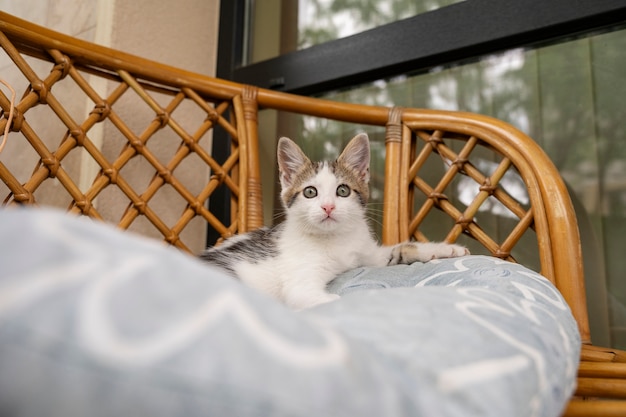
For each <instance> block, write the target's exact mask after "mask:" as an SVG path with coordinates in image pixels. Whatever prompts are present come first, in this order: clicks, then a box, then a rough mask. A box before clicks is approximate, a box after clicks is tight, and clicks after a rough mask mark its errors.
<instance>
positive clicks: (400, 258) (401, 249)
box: [387, 242, 470, 265]
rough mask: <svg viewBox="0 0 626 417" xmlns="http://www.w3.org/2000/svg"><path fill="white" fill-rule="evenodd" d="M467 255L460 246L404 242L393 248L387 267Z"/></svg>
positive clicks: (467, 252)
mask: <svg viewBox="0 0 626 417" xmlns="http://www.w3.org/2000/svg"><path fill="white" fill-rule="evenodd" d="M469 254H470V252H469V250H467V248H466V247H464V246H461V245H455V244H450V243H436V242H428V243H419V242H405V243H400V244H398V245H396V246H394V247H393V249H392V250H391V256H390V258H389V262H388V263H387V265H397V264H412V263H413V262H428V261H430V260H432V259H438V258H456V257H458V256H465V255H469Z"/></svg>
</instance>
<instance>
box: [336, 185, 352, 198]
mask: <svg viewBox="0 0 626 417" xmlns="http://www.w3.org/2000/svg"><path fill="white" fill-rule="evenodd" d="M337 195H338V196H339V197H347V196H349V195H350V187H348V186H347V185H346V184H341V185H340V186H339V187H337Z"/></svg>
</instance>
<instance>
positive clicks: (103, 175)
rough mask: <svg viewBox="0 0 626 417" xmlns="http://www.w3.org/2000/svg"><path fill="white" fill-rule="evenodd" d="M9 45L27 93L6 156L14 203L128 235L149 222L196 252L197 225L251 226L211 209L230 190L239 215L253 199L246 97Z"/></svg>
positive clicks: (16, 77) (223, 229) (228, 231)
mask: <svg viewBox="0 0 626 417" xmlns="http://www.w3.org/2000/svg"><path fill="white" fill-rule="evenodd" d="M0 35H1V34H0ZM0 42H1V45H2V47H3V49H4V50H5V52H6V55H7V57H9V58H10V60H11V61H12V62H13V66H14V67H13V68H12V69H15V68H17V69H19V73H17V72H15V71H14V73H12V74H11V83H12V84H13V85H14V86H16V88H19V87H17V86H19V85H24V84H25V85H26V88H25V92H24V94H23V95H22V96H21V97H19V98H18V100H17V102H16V103H14V114H13V120H12V123H11V126H10V130H11V132H12V133H11V135H10V137H9V138H8V141H7V146H6V149H5V150H4V152H3V154H2V155H0V178H1V179H2V180H3V182H4V184H5V186H2V185H0V193H2V201H3V203H4V204H11V203H18V204H39V205H54V206H61V207H63V206H65V208H68V209H69V210H70V211H71V212H74V213H79V214H84V215H87V216H90V217H93V218H96V219H101V220H107V221H110V222H114V223H116V224H118V225H119V226H120V227H121V228H124V229H128V228H131V229H132V228H133V227H134V225H135V224H136V223H142V224H143V228H144V229H145V226H146V224H149V225H151V229H152V231H151V232H149V234H154V235H160V236H162V238H163V239H164V240H165V241H167V242H168V243H170V244H173V245H176V246H178V247H180V248H182V249H186V250H189V246H188V244H186V243H185V242H184V237H185V233H184V231H185V229H186V228H188V227H189V226H190V225H191V227H192V228H195V229H197V228H199V227H200V228H206V225H205V224H204V223H203V222H199V221H197V220H196V221H195V222H194V219H196V218H199V219H202V220H204V221H205V222H207V223H208V224H209V225H210V226H211V227H213V228H214V229H215V230H216V231H217V232H218V233H219V234H220V235H222V236H229V235H232V234H234V233H236V232H237V231H238V230H239V229H240V228H241V227H242V225H241V224H240V223H241V218H240V216H238V213H237V210H234V215H233V216H232V222H231V224H223V223H222V222H221V221H220V220H218V219H217V218H216V217H215V216H214V215H213V214H212V213H211V212H210V211H209V210H208V208H207V202H208V199H209V198H210V197H211V195H212V194H213V193H214V191H215V190H216V189H218V187H221V186H225V187H228V190H229V192H230V195H231V196H232V198H233V202H234V207H238V204H239V203H238V199H239V196H240V195H241V193H242V191H245V190H242V188H245V184H244V185H243V186H242V185H241V184H240V182H239V171H240V167H241V164H240V162H241V161H243V160H244V158H245V157H244V156H242V155H241V149H242V148H245V146H240V145H241V143H242V141H245V140H246V137H245V124H244V123H243V122H242V121H241V120H240V119H241V118H242V117H243V114H244V110H243V105H242V97H241V96H235V97H234V98H233V99H231V100H217V99H213V98H211V97H207V96H206V95H202V94H201V93H199V92H197V91H195V90H194V89H192V88H188V87H182V88H175V87H172V86H170V85H167V84H156V83H154V82H145V81H142V80H141V79H138V78H137V77H135V76H133V74H131V73H129V72H127V71H125V70H121V69H120V70H117V71H114V72H111V71H104V70H100V69H97V68H85V67H80V66H79V65H75V64H74V63H73V60H72V57H70V56H68V55H65V54H63V53H61V52H60V51H58V50H48V51H47V54H48V55H47V56H45V57H40V58H45V59H35V58H33V57H31V56H24V55H22V53H20V51H18V50H17V49H16V47H15V46H14V45H13V44H12V43H11V42H10V41H9V39H7V38H6V37H4V36H1V38H0ZM5 58H6V57H2V59H3V61H2V62H3V64H4V63H5V61H4V59H5ZM0 106H1V107H2V110H3V114H4V117H3V118H2V119H0V129H4V127H5V125H6V123H7V119H8V114H9V109H10V108H11V102H10V97H8V96H6V95H5V94H4V93H2V94H0ZM129 114H131V115H133V116H134V117H133V118H132V119H131V118H129V117H128V115H129ZM216 128H217V129H222V130H224V131H225V132H227V134H228V137H229V138H230V140H231V143H232V152H231V154H230V157H229V158H228V159H227V160H226V161H222V163H219V162H218V161H216V160H215V159H214V158H213V157H212V156H211V155H210V149H211V147H210V146H211V139H212V132H213V130H214V129H216ZM26 144H28V145H29V146H25V145H26ZM18 148H19V151H18V150H17V149H18ZM26 148H28V149H26ZM164 206H167V208H165V209H164V208H163V207H164ZM244 211H245V210H244ZM244 226H245V225H244Z"/></svg>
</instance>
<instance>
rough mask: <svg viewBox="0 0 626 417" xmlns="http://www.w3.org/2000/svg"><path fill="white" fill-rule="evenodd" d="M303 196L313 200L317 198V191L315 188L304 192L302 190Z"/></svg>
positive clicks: (306, 189) (308, 188)
mask: <svg viewBox="0 0 626 417" xmlns="http://www.w3.org/2000/svg"><path fill="white" fill-rule="evenodd" d="M302 194H303V195H304V196H305V197H306V198H313V197H315V196H317V189H316V188H315V187H311V186H309V187H306V188H305V189H304V190H302Z"/></svg>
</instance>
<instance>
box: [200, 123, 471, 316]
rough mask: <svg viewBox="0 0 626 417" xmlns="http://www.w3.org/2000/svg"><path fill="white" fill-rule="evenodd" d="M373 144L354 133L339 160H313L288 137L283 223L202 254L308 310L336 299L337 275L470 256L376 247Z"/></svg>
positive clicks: (434, 248) (445, 248)
mask: <svg viewBox="0 0 626 417" xmlns="http://www.w3.org/2000/svg"><path fill="white" fill-rule="evenodd" d="M369 163H370V147H369V139H368V137H367V135H366V134H359V135H357V136H355V137H354V138H353V139H352V140H351V141H350V143H348V145H347V146H346V148H345V149H344V151H343V152H342V153H341V155H340V156H339V158H337V160H336V161H334V162H311V160H309V158H307V157H306V156H305V155H304V153H303V152H302V150H301V149H300V148H299V147H298V145H296V144H295V143H294V142H293V141H291V140H290V139H288V138H281V139H280V140H279V142H278V167H279V173H280V184H281V187H282V190H281V200H282V203H283V206H284V208H285V212H286V219H285V221H284V222H283V223H281V224H279V225H277V226H275V227H273V228H260V229H257V230H254V231H252V232H249V233H246V234H242V235H239V236H235V237H232V238H230V239H228V240H226V241H225V242H224V243H223V244H222V245H221V246H218V247H215V248H210V249H207V250H206V251H205V252H204V253H203V254H202V255H201V258H202V259H204V260H206V261H208V262H209V263H211V264H213V265H216V266H219V267H221V268H222V269H224V270H226V271H227V272H228V273H230V274H231V275H233V276H235V277H237V278H239V279H240V280H241V281H243V282H244V283H245V284H247V285H249V286H251V287H253V288H256V289H258V290H260V291H261V292H264V293H266V294H269V295H270V296H272V297H274V298H276V299H278V300H281V301H283V302H284V303H285V304H287V305H288V306H290V307H291V308H294V309H303V308H307V307H312V306H314V305H317V304H320V303H325V302H329V301H333V300H336V299H338V298H339V296H338V295H335V294H329V293H328V292H326V284H328V283H329V282H330V281H331V280H332V279H333V278H335V277H336V276H337V275H338V274H340V273H342V272H344V271H347V270H349V269H352V268H356V267H359V266H385V265H395V264H401V263H402V264H410V263H413V262H415V261H429V260H431V259H434V258H448V257H456V256H463V255H467V254H469V252H468V250H467V249H465V248H464V247H462V246H458V245H451V244H446V243H417V242H405V243H400V244H398V245H394V246H379V245H378V243H377V242H376V240H375V239H374V238H373V237H372V233H371V232H370V229H369V227H368V224H367V220H366V203H367V199H368V196H369V189H368V183H369Z"/></svg>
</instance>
